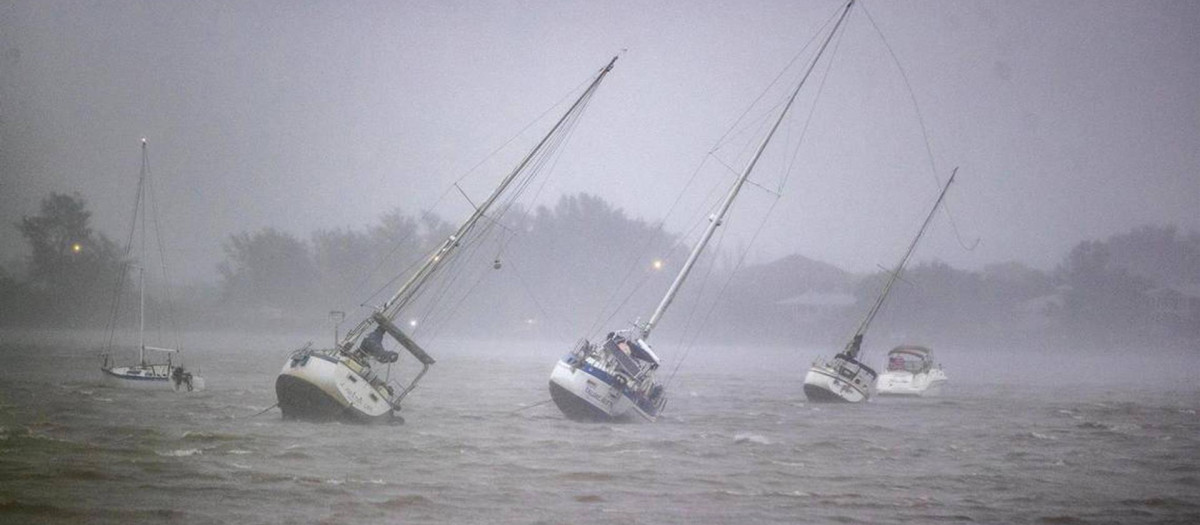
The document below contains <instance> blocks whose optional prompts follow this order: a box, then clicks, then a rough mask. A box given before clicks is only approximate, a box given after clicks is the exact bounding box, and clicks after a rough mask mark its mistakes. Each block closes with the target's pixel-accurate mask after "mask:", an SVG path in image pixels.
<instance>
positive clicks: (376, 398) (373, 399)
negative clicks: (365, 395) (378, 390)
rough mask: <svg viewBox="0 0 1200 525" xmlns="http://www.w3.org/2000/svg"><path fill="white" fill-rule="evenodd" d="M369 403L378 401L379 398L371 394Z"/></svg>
mask: <svg viewBox="0 0 1200 525" xmlns="http://www.w3.org/2000/svg"><path fill="white" fill-rule="evenodd" d="M371 401H379V396H376V395H375V394H371Z"/></svg>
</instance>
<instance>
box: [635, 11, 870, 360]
mask: <svg viewBox="0 0 1200 525" xmlns="http://www.w3.org/2000/svg"><path fill="white" fill-rule="evenodd" d="M853 5H854V0H850V1H849V2H846V7H845V8H844V9H843V10H842V14H841V16H839V17H838V20H837V23H836V24H835V25H834V26H833V29H831V30H830V31H829V34H828V35H827V36H826V37H825V41H824V42H822V43H821V47H820V48H819V49H818V50H817V54H816V56H814V57H813V60H812V62H811V63H810V64H809V65H808V69H807V70H805V72H804V76H803V77H801V78H800V82H799V83H798V84H796V88H795V89H793V90H792V94H791V96H790V97H788V101H787V104H784V106H783V109H782V110H780V112H779V116H778V117H776V119H775V123H774V124H773V125H772V126H771V130H770V131H769V132H768V133H767V136H766V137H764V138H763V140H762V142H761V143H760V144H759V145H758V149H757V150H755V152H754V156H753V157H751V158H750V161H749V162H748V163H746V167H745V168H744V169H743V170H742V174H741V175H740V176H739V177H738V179H737V182H735V183H734V184H733V187H732V188H730V189H729V193H728V194H726V195H725V200H723V201H721V205H720V207H718V209H717V212H716V213H715V214H713V215H712V216H710V217H709V224H708V226H707V227H706V228H705V229H704V233H703V234H702V235H701V236H700V240H699V242H697V243H696V246H695V247H694V248H692V253H691V254H689V255H688V258H687V261H685V262H684V263H683V268H681V269H680V270H679V274H678V275H676V276H675V281H674V282H672V283H671V287H670V288H668V289H667V293H666V295H664V296H663V298H662V301H661V302H660V303H659V304H658V308H656V309H655V310H654V314H653V315H651V316H650V320H649V321H647V322H646V324H645V325H643V326H642V327H641V331H642V338H643V339H644V338H649V337H650V331H651V330H654V326H655V325H657V324H658V321H659V320H660V319H662V316H663V313H665V312H666V311H667V307H668V306H670V305H671V302H672V301H674V300H675V295H676V294H677V293H678V292H679V288H680V286H682V285H683V281H684V280H685V279H687V276H688V274H689V273H691V271H692V267H694V266H695V265H696V261H697V260H698V259H699V258H700V253H701V252H702V251H704V247H705V246H707V245H708V241H709V240H710V239H711V238H712V236H713V233H715V232H716V230H717V226H720V225H721V221H722V219H723V218H724V217H725V214H726V212H728V211H729V207H730V206H731V205H732V204H733V199H734V198H735V197H737V194H738V192H739V191H741V189H742V186H743V185H744V184H745V183H746V179H747V178H749V177H750V172H752V171H754V166H755V165H756V164H758V159H759V157H761V156H762V154H763V151H764V150H766V149H767V144H769V143H770V142H771V138H772V137H774V136H775V131H777V130H778V129H779V125H780V124H782V123H783V119H784V117H786V116H787V112H788V110H789V109H791V107H792V103H793V102H795V101H796V96H797V95H799V94H800V88H802V87H804V83H805V81H807V80H808V77H809V75H810V74H812V71H813V68H815V67H816V66H817V62H818V61H819V60H820V59H821V55H822V54H823V53H824V52H825V48H826V47H828V46H829V42H830V41H832V40H833V35H835V34H837V30H838V28H839V27H841V25H842V22H843V21H845V20H846V15H848V14H849V13H850V7H852V6H853Z"/></svg>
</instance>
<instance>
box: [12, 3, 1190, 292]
mask: <svg viewBox="0 0 1200 525" xmlns="http://www.w3.org/2000/svg"><path fill="white" fill-rule="evenodd" d="M839 3H840V2H838V1H825V0H822V1H811V2H794V1H778V2H723V1H713V2H699V1H683V2H558V1H554V2H519V3H518V2H497V3H484V2H460V3H455V2H430V3H401V2H379V3H367V2H308V3H297V2H240V1H238V2H159V1H146V2H104V3H98V2H56V1H36V2H35V1H29V2H24V1H18V2H12V1H5V2H0V224H3V225H4V227H3V228H0V250H2V251H0V254H2V257H0V258H3V259H6V260H7V259H10V258H11V257H13V256H15V255H16V254H19V253H21V252H22V250H23V248H21V243H22V240H21V238H20V236H19V234H18V233H17V232H16V229H15V228H13V227H11V226H10V225H11V224H12V223H14V222H15V221H18V220H19V219H20V217H21V216H22V215H26V214H33V213H36V211H37V203H38V201H39V200H40V199H41V198H42V197H44V196H45V195H46V194H47V193H49V192H50V191H79V192H80V193H82V194H83V195H84V196H86V197H87V198H88V199H89V200H90V203H91V207H92V209H93V211H94V218H95V223H96V226H97V227H98V228H99V229H100V230H102V231H104V232H106V233H107V234H108V235H109V236H110V237H112V238H114V239H119V238H121V237H122V234H121V233H120V232H121V231H122V229H123V228H124V227H125V225H126V224H127V221H128V216H129V214H130V212H131V210H130V206H131V204H132V195H133V192H134V189H135V183H136V178H137V173H138V163H139V152H138V141H139V139H140V138H141V137H148V138H149V140H150V155H151V169H152V171H153V173H154V174H155V176H156V177H157V181H158V184H159V190H160V192H159V197H160V198H161V204H162V206H163V207H162V208H161V210H162V211H163V214H162V217H161V219H162V220H163V222H164V228H165V229H167V230H168V232H170V233H171V234H172V238H173V240H171V241H169V243H170V246H169V248H170V249H171V250H172V251H174V252H175V253H176V257H177V260H176V262H175V263H173V264H172V266H173V267H174V268H177V270H176V271H175V272H176V273H177V274H179V273H182V274H184V275H186V276H188V277H189V278H190V279H193V280H195V279H203V280H212V279H215V278H216V272H215V265H216V263H217V262H218V261H219V260H220V259H221V257H222V254H221V251H220V243H221V241H222V240H223V239H225V238H226V237H227V236H228V235H229V234H231V233H235V232H238V231H242V230H249V231H253V230H257V229H259V228H263V227H267V226H274V227H277V228H281V229H284V230H286V231H290V232H292V233H295V234H297V235H301V236H307V234H308V233H309V232H311V231H312V230H314V229H317V228H329V227H336V226H346V227H355V228H357V227H362V226H364V225H367V224H370V223H374V222H375V221H376V220H377V219H378V217H379V216H380V215H381V214H383V213H385V212H387V211H389V210H391V209H393V208H395V207H400V208H401V209H402V210H405V211H416V210H420V209H425V208H427V207H429V205H430V204H432V203H433V202H434V201H435V200H437V198H438V197H439V196H440V195H441V193H442V191H444V190H445V189H446V188H447V187H448V185H449V184H450V183H451V182H452V181H453V180H455V179H457V178H458V177H459V176H460V175H462V174H463V173H464V172H465V171H466V170H467V169H469V168H470V167H471V166H473V165H475V164H476V163H477V162H479V161H480V160H481V159H483V158H484V156H485V155H486V154H487V153H488V152H490V151H492V150H493V149H495V148H497V147H498V146H500V145H501V144H502V143H503V142H504V141H505V140H507V139H508V138H509V137H510V136H511V135H513V134H514V133H515V132H517V131H518V130H520V129H521V128H522V127H524V126H525V125H526V124H528V123H529V122H530V121H532V120H533V119H534V117H536V116H537V115H539V114H541V113H542V112H543V111H544V110H546V109H547V108H548V107H549V106H550V105H551V104H553V103H554V102H556V101H558V100H560V99H561V98H562V97H564V96H565V95H567V94H568V93H569V92H570V91H571V90H572V89H574V88H575V87H577V86H578V85H579V84H580V83H582V82H584V81H586V80H587V78H588V77H589V75H591V74H592V73H593V72H594V71H595V70H597V69H598V68H599V67H600V66H601V65H603V63H605V62H606V61H607V60H608V58H609V57H611V56H612V55H613V54H614V53H616V52H618V51H619V50H621V49H623V48H627V49H628V51H627V52H626V53H625V54H624V55H623V56H622V58H621V59H620V61H619V62H618V64H617V67H616V68H615V69H614V71H613V74H612V75H611V76H610V78H609V79H608V80H607V81H606V83H605V85H604V86H603V87H602V88H601V91H600V93H599V94H598V95H597V97H596V99H595V100H594V102H593V105H592V107H591V108H590V110H589V112H588V113H587V114H586V115H585V117H584V121H583V122H582V123H581V124H580V126H579V128H578V130H577V132H576V133H575V135H574V136H573V138H572V141H571V143H570V144H569V146H568V151H567V153H566V154H565V155H564V156H563V157H562V159H561V161H560V163H559V165H558V170H556V175H555V177H554V178H553V179H552V180H551V182H550V183H549V185H548V186H547V188H546V191H545V192H543V193H542V194H541V195H540V197H539V203H543V204H548V203H552V202H553V201H554V200H556V199H557V196H558V195H560V194H562V193H574V192H579V191H586V192H590V193H594V194H597V195H599V196H602V197H603V198H605V199H606V200H608V201H610V202H612V203H614V204H615V205H617V206H619V207H621V208H624V209H625V210H626V211H627V212H629V213H630V214H631V215H633V216H638V217H643V218H646V219H648V220H658V219H659V218H661V217H662V215H663V212H664V211H665V208H666V207H667V206H669V205H670V203H671V202H672V201H673V200H674V197H675V195H676V194H677V193H678V192H679V189H680V188H681V187H682V186H683V184H684V183H685V182H686V181H687V179H688V177H689V176H690V174H691V172H692V170H693V169H694V168H695V167H696V165H697V164H698V163H699V162H700V161H701V160H702V159H703V158H704V155H705V153H706V152H707V151H708V149H709V148H710V147H711V146H712V145H713V144H714V142H715V141H716V140H717V139H718V138H719V137H720V136H721V135H722V134H723V133H724V132H725V131H726V129H727V128H728V127H729V125H730V123H732V122H733V120H734V119H735V118H737V116H738V115H739V114H740V113H741V112H742V111H743V110H744V109H745V108H746V107H747V105H748V104H749V103H750V102H751V101H752V100H754V98H755V97H757V96H758V95H759V93H760V92H761V91H762V90H763V88H764V87H765V86H766V85H767V84H768V83H769V82H770V81H771V79H772V78H774V76H775V75H776V74H777V73H778V72H779V71H780V69H781V68H782V67H783V66H784V64H786V63H787V61H788V60H789V59H790V58H791V57H792V55H793V54H795V53H796V52H797V51H798V50H799V49H800V48H801V47H802V46H803V45H804V43H805V42H807V41H808V40H809V39H810V38H811V37H812V36H813V34H814V32H815V30H816V28H817V27H819V25H820V24H821V23H822V22H823V21H824V20H825V19H826V18H827V17H828V16H829V15H830V14H831V13H832V12H833V10H834V9H835V8H836V6H837V5H838V4H839ZM866 6H867V8H868V9H869V10H870V12H871V14H872V15H873V17H874V19H875V21H876V22H877V23H878V24H879V26H880V27H881V29H882V30H883V31H884V34H885V36H886V37H887V39H888V41H889V42H890V43H891V45H892V47H893V48H894V50H895V52H896V54H897V55H898V56H899V58H900V60H901V62H902V64H903V65H904V67H905V68H906V72H907V75H908V78H909V80H910V81H911V83H912V86H913V88H914V91H915V93H916V97H917V99H918V102H919V103H920V107H921V111H922V113H923V116H924V118H925V124H926V127H927V129H928V133H929V136H930V141H931V147H932V152H933V156H934V160H935V162H936V164H937V166H938V168H939V174H938V177H940V178H942V179H944V177H945V175H946V173H948V171H949V169H950V168H951V167H953V166H955V165H957V166H961V171H960V176H959V183H958V184H957V185H956V187H955V188H954V189H952V190H951V194H950V197H949V198H948V200H949V206H950V209H951V211H952V213H953V217H954V222H955V224H957V226H958V230H959V232H960V233H961V235H962V237H963V239H964V240H965V241H971V240H973V239H974V238H979V239H980V244H979V246H978V248H976V249H975V250H974V251H966V250H964V249H963V248H961V247H960V246H959V243H958V241H957V240H956V239H955V236H954V234H953V230H952V228H951V227H950V223H949V222H948V221H947V219H946V217H945V215H942V216H939V218H938V219H937V221H936V222H935V223H934V226H933V227H932V229H931V232H930V234H929V237H928V238H927V241H926V243H925V244H923V245H922V247H921V248H920V250H919V251H918V254H917V256H916V259H917V260H918V261H919V260H929V259H934V258H936V259H941V260H944V261H947V262H949V263H951V264H952V265H955V266H958V267H963V268H971V269H975V268H979V267H982V266H983V265H985V264H989V263H993V262H1001V261H1007V260H1019V261H1022V262H1025V263H1027V264H1030V265H1033V266H1035V267H1039V268H1043V269H1048V268H1051V267H1053V265H1054V264H1056V263H1057V262H1058V261H1059V260H1060V259H1061V258H1062V256H1063V255H1064V254H1065V253H1066V251H1067V250H1069V249H1070V248H1071V247H1072V245H1074V244H1075V243H1077V242H1079V241H1081V240H1085V239H1092V238H1102V237H1104V236H1107V235H1110V234H1113V233H1116V232H1120V231H1124V230H1127V229H1129V228H1131V227H1133V226H1138V225H1142V224H1147V223H1154V224H1162V223H1174V224H1178V225H1180V226H1182V227H1184V228H1192V229H1200V213H1197V204H1198V201H1200V153H1198V151H1200V51H1197V50H1200V36H1198V33H1197V31H1196V30H1195V28H1196V27H1200V3H1197V2H1186V1H1177V2H1125V1H1120V2H1099V1H1096V2H1070V1H1068V2H1044V1H1028V2H1015V1H1003V2H983V1H980V2H941V1H922V2H909V1H897V2H881V1H878V0H876V1H868V2H867V3H866ZM850 24H851V25H850V26H849V28H848V29H847V34H846V37H845V39H844V41H843V43H842V44H841V47H840V48H839V51H838V53H839V54H838V57H837V61H836V62H835V64H834V68H833V70H831V73H830V77H829V80H828V84H827V86H826V88H825V91H824V92H823V94H822V95H821V99H820V102H819V104H818V106H817V109H816V111H815V112H814V116H813V121H812V125H811V129H810V131H809V135H808V138H807V139H806V142H805V144H804V147H803V148H802V149H801V151H800V156H799V158H798V159H799V160H798V162H797V166H796V168H795V169H794V170H793V172H792V175H791V178H790V179H789V181H788V185H787V187H786V190H785V193H784V196H783V197H782V198H781V199H780V201H779V204H778V207H777V208H776V210H775V212H774V215H773V216H772V217H771V218H770V220H769V221H768V223H767V224H768V226H767V228H766V229H765V230H764V233H763V236H762V237H761V238H760V240H759V242H757V243H755V244H754V248H753V249H752V250H751V253H752V256H753V258H754V260H757V261H762V260H766V259H770V258H774V257H778V256H782V255H785V254H788V253H794V252H798V253H801V254H804V255H806V256H809V257H812V258H815V259H818V260H822V261H826V262H830V263H833V264H836V265H839V266H841V267H843V268H846V269H849V270H855V271H864V270H872V269H874V268H875V267H876V265H878V264H883V265H891V264H893V263H894V261H895V258H896V257H898V256H899V255H900V253H901V252H902V251H903V248H904V246H905V245H906V244H907V242H908V240H909V237H910V236H911V235H912V234H913V231H914V229H915V227H916V226H917V224H918V223H919V221H920V219H921V216H923V215H924V213H925V211H926V209H925V208H926V207H927V206H928V205H929V204H930V203H931V202H932V199H933V198H934V196H935V194H936V191H937V188H936V183H935V181H934V177H933V176H932V174H931V172H930V170H929V167H928V160H927V155H926V152H925V146H924V141H923V140H922V138H921V134H920V127H919V124H918V123H917V120H916V119H915V117H914V113H913V109H912V105H911V102H910V101H909V98H908V94H907V92H906V91H905V88H904V84H903V81H902V80H901V77H900V76H899V74H898V73H897V70H896V69H895V67H894V66H893V65H892V64H891V62H890V59H889V58H888V56H887V51H886V49H885V48H884V47H883V46H882V45H881V44H880V42H879V39H878V37H877V36H875V35H874V33H873V30H872V29H871V28H870V25H869V23H868V22H867V20H866V18H865V17H863V16H862V12H858V13H856V14H855V17H854V18H853V19H852V20H851V22H850ZM502 163H503V162H501V164H502ZM496 176H497V174H496V172H494V171H493V172H491V173H481V174H480V175H479V176H478V177H477V178H478V179H479V182H478V183H477V184H476V185H474V186H471V191H472V192H473V193H474V195H482V194H483V193H484V192H486V189H487V187H488V185H489V184H490V183H491V182H493V181H494V180H496V179H495V177H496ZM726 176H727V177H731V176H730V175H728V174H726ZM472 180H473V181H474V178H473V179H472ZM769 200H770V196H769V195H768V194H765V193H764V192H762V191H761V190H749V191H748V194H747V196H746V197H745V198H744V200H739V202H738V204H737V205H736V206H735V218H736V214H737V213H739V212H738V211H737V210H738V209H739V207H740V209H743V210H756V209H761V208H762V206H763V203H765V202H769ZM444 213H446V215H447V218H449V219H451V220H458V219H459V215H456V213H459V214H461V208H460V209H459V210H458V211H457V212H456V211H455V210H454V209H450V210H447V211H445V212H444ZM668 227H672V228H674V229H676V230H682V229H684V228H686V226H685V225H682V224H681V225H677V226H675V225H672V224H670V223H669V224H668ZM743 242H744V241H743ZM731 246H732V245H731Z"/></svg>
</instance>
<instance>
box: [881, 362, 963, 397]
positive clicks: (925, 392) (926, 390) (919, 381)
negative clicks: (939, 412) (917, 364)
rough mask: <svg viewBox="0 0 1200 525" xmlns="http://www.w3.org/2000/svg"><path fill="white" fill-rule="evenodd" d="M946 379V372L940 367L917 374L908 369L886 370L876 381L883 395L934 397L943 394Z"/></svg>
mask: <svg viewBox="0 0 1200 525" xmlns="http://www.w3.org/2000/svg"><path fill="white" fill-rule="evenodd" d="M946 381H947V378H946V373H945V372H943V371H942V370H941V369H940V368H934V369H932V370H929V371H926V372H920V373H916V374H914V373H912V372H907V371H893V372H884V373H883V374H882V375H880V376H879V379H878V380H877V381H876V382H875V391H876V393H877V394H878V395H881V396H913V397H933V396H938V395H941V393H942V387H943V386H945V384H946Z"/></svg>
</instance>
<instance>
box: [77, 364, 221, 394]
mask: <svg viewBox="0 0 1200 525" xmlns="http://www.w3.org/2000/svg"><path fill="white" fill-rule="evenodd" d="M173 370H174V368H173V367H170V366H168V365H146V366H114V367H101V368H100V372H101V373H103V378H104V384H106V385H109V386H115V387H120V388H134V389H139V390H174V391H176V392H194V391H200V390H204V386H205V385H204V378H203V377H200V376H197V375H193V376H192V378H191V385H190V386H189V385H188V383H187V382H179V383H176V382H175V381H174V380H172V379H171V371H173Z"/></svg>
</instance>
